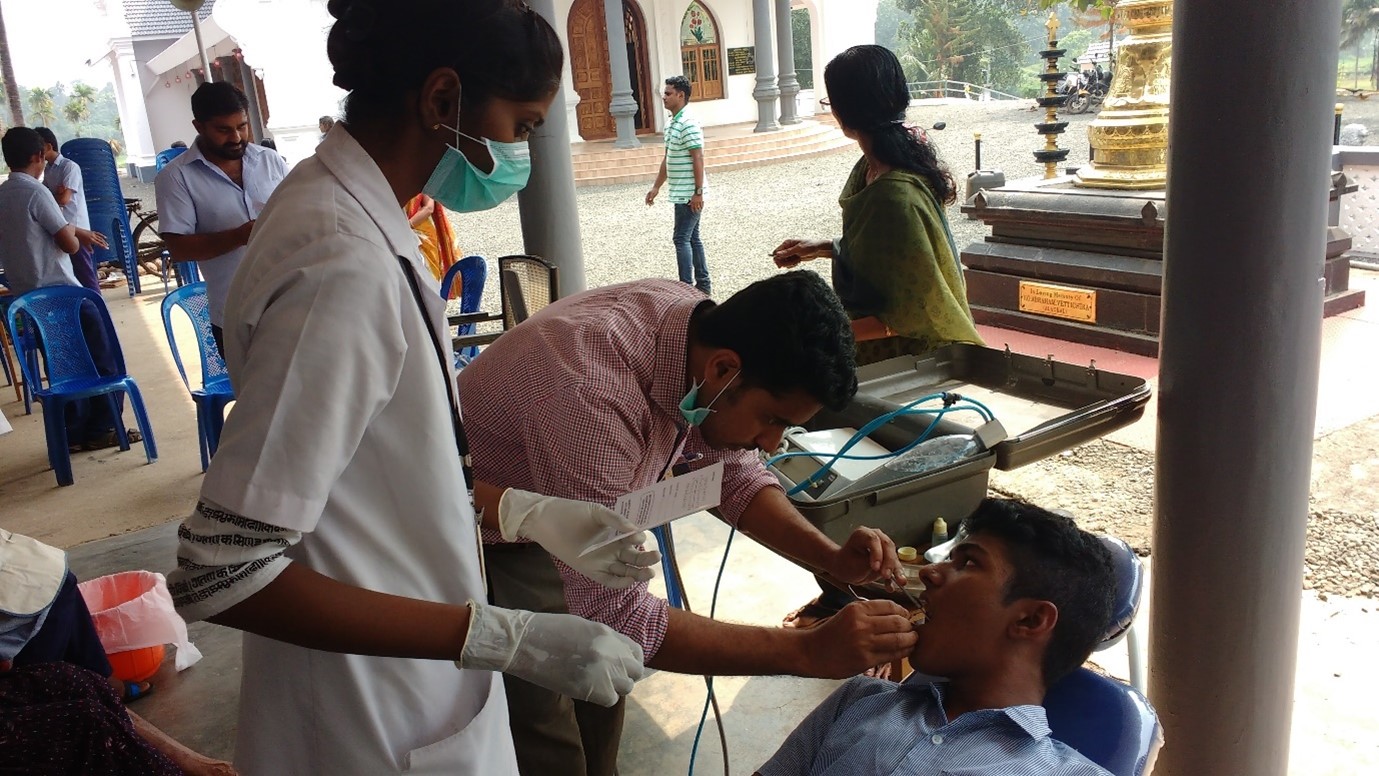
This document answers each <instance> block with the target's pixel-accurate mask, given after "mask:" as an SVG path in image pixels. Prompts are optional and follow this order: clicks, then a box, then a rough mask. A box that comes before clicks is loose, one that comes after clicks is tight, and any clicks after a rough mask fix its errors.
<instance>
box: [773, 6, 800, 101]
mask: <svg viewBox="0 0 1379 776" xmlns="http://www.w3.org/2000/svg"><path fill="white" fill-rule="evenodd" d="M776 43H777V44H778V46H779V48H780V51H779V52H778V54H779V56H780V123H782V124H798V123H800V117H799V116H798V115H796V111H795V97H796V96H797V95H798V94H799V93H800V82H799V80H798V79H797V78H796V77H795V28H794V27H793V26H792V25H791V19H790V0H776Z"/></svg>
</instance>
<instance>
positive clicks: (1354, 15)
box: [1341, 0, 1379, 86]
mask: <svg viewBox="0 0 1379 776" xmlns="http://www.w3.org/2000/svg"><path fill="white" fill-rule="evenodd" d="M1376 33H1379V0H1345V4H1344V5H1342V6H1341V46H1342V47H1343V48H1348V47H1350V46H1354V47H1355V73H1356V80H1357V81H1358V79H1359V72H1360V46H1361V44H1362V43H1364V41H1365V39H1366V38H1373V46H1372V47H1371V50H1370V63H1369V78H1370V85H1371V86H1375V85H1379V34H1376Z"/></svg>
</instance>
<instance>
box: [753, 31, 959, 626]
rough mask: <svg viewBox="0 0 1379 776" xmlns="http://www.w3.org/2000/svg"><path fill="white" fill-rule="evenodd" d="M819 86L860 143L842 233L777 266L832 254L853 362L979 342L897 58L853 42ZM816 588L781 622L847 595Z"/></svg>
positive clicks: (817, 615)
mask: <svg viewBox="0 0 1379 776" xmlns="http://www.w3.org/2000/svg"><path fill="white" fill-rule="evenodd" d="M824 84H825V85H826V87H827V89H828V99H829V106H830V107H831V108H832V110H833V115H834V116H835V117H836V118H837V119H838V124H839V125H840V126H841V127H842V128H843V134H844V135H846V136H848V137H850V138H852V139H853V140H856V141H857V145H858V146H859V147H861V149H862V158H861V159H859V160H857V164H856V165H855V166H854V167H853V168H852V174H851V175H849V176H848V180H847V183H846V184H845V185H844V186H843V193H842V196H840V197H839V198H838V204H839V205H841V206H842V208H843V236H842V238H840V239H838V240H810V239H792V240H786V241H785V242H783V243H781V244H780V246H779V247H778V248H776V249H775V250H774V251H773V252H772V253H771V256H772V258H773V259H775V262H776V266H778V267H782V268H790V267H794V266H797V265H798V264H800V263H801V262H804V261H810V260H812V259H823V258H830V259H833V289H834V290H835V291H837V292H838V296H839V298H840V299H842V301H843V307H844V308H846V309H847V311H848V313H849V315H851V317H852V334H853V337H854V338H855V339H856V340H857V364H858V366H861V365H864V364H871V363H875V362H877V361H883V360H885V359H887V358H892V357H894V356H899V355H902V354H907V353H912V354H918V353H924V352H927V351H930V350H933V349H934V348H937V347H940V346H943V345H948V344H951V343H955V342H971V343H975V344H979V345H980V344H981V342H982V341H981V337H979V336H978V335H977V329H976V327H975V326H974V325H973V323H972V312H971V311H970V310H969V309H968V307H967V287H966V285H965V284H964V283H963V277H962V266H961V265H960V264H959V263H958V251H957V248H956V246H955V245H954V243H953V233H952V232H951V231H950V230H949V229H948V219H947V218H946V217H945V216H944V214H943V206H944V204H945V203H949V202H952V201H953V200H954V198H955V197H956V189H955V186H954V184H953V176H952V175H950V174H949V172H948V170H947V169H945V168H944V166H943V165H942V164H940V163H939V160H938V154H937V153H936V152H935V150H934V147H933V146H932V145H931V144H930V143H929V141H928V139H927V138H926V137H925V136H924V134H923V133H922V132H921V131H920V130H918V129H915V128H912V127H908V126H906V125H905V109H906V108H908V107H909V105H910V90H909V87H907V86H906V84H905V73H904V71H903V70H902V69H901V67H900V61H899V60H898V59H896V56H895V54H893V53H891V51H890V50H889V49H886V48H883V47H881V46H853V47H852V48H850V49H848V50H846V51H844V52H843V53H841V54H839V55H838V56H836V57H834V58H833V61H831V62H829V63H828V67H827V68H825V69H824ZM819 587H820V588H822V589H823V593H822V594H821V595H820V596H819V597H818V598H815V599H814V600H813V601H810V602H809V603H807V604H805V605H804V606H802V607H800V608H799V609H797V610H795V611H794V612H791V613H790V614H789V615H787V616H786V618H785V625H786V626H787V627H796V628H806V627H810V626H812V625H814V624H816V623H818V622H819V621H821V620H822V618H825V617H828V616H830V615H832V614H833V613H835V612H836V611H838V610H839V609H841V608H842V607H844V606H846V605H847V604H848V603H849V602H850V601H851V600H852V596H850V595H848V594H846V593H844V592H842V591H840V590H838V589H837V588H835V587H833V586H832V585H830V584H828V583H826V582H824V581H822V580H820V581H819Z"/></svg>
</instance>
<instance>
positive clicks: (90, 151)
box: [62, 137, 142, 296]
mask: <svg viewBox="0 0 1379 776" xmlns="http://www.w3.org/2000/svg"><path fill="white" fill-rule="evenodd" d="M62 155H63V156H65V157H67V158H68V159H71V160H72V161H73V162H76V164H77V166H78V167H80V168H81V183H82V188H83V189H84V191H85V194H86V210H87V214H88V215H90V217H91V228H92V229H94V230H96V231H98V232H100V233H102V234H104V235H105V239H106V241H107V242H109V243H110V247H109V248H96V250H95V256H94V260H95V262H96V265H97V266H100V265H101V264H102V263H104V262H107V261H112V260H114V259H117V258H120V260H121V266H122V267H123V269H124V273H125V277H126V278H128V279H129V295H130V296H134V295H135V294H137V293H139V292H140V291H141V290H142V289H141V288H140V286H139V273H138V269H139V268H138V267H137V266H135V262H134V256H135V254H134V249H133V247H132V245H131V244H130V241H129V235H131V234H133V233H134V230H133V229H131V228H130V226H129V211H128V210H127V209H126V208H125V201H124V191H123V190H122V189H121V188H120V175H119V172H118V170H117V169H116V167H115V153H114V151H112V150H111V149H110V144H109V143H107V142H105V141H104V140H100V139H98V138H94V137H78V138H73V139H72V140H68V141H67V142H66V143H63V144H62ZM115 221H118V222H119V223H120V224H121V225H122V226H123V227H124V229H123V235H124V236H123V237H121V234H120V230H118V229H110V228H109V227H110V225H111V223H113V222H115ZM117 243H118V244H120V245H123V246H125V248H126V251H125V255H124V257H119V256H118V255H117V253H116V245H117Z"/></svg>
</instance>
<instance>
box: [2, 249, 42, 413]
mask: <svg viewBox="0 0 1379 776" xmlns="http://www.w3.org/2000/svg"><path fill="white" fill-rule="evenodd" d="M3 275H4V273H0V284H4V285H5V287H6V288H9V285H8V284H6V283H5V282H4V277H3ZM18 298H19V297H17V296H11V295H8V294H7V295H5V296H0V327H2V328H4V329H5V332H6V334H8V335H9V341H10V345H11V346H12V347H13V348H14V355H15V358H16V360H17V361H18V362H20V363H19V365H18V366H16V367H14V368H15V369H18V370H19V373H18V374H13V375H12V374H11V373H10V364H9V359H8V358H4V359H0V361H4V362H5V374H6V375H7V376H10V377H11V379H12V380H18V381H19V384H20V388H19V397H20V399H22V400H23V402H24V414H25V415H32V414H33V412H34V410H33V399H34V396H33V386H32V385H30V384H29V381H28V380H26V379H24V371H23V369H22V366H23V364H24V363H26V362H27V363H29V364H30V365H31V366H30V369H31V370H32V371H33V373H34V374H36V375H37V374H41V372H40V370H39V359H38V341H37V340H36V339H35V338H34V336H33V330H32V329H31V328H29V327H26V326H22V325H21V326H19V327H18V328H15V327H13V326H11V325H10V322H9V309H10V305H11V304H13V303H14V300H15V299H18ZM11 385H13V382H11Z"/></svg>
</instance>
